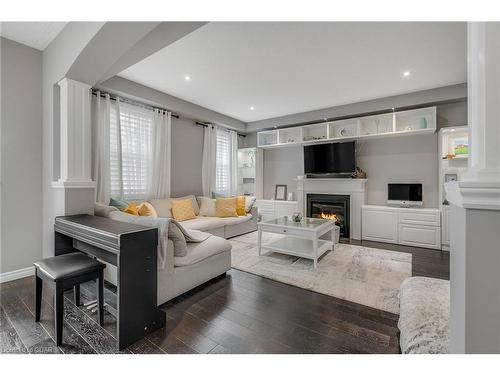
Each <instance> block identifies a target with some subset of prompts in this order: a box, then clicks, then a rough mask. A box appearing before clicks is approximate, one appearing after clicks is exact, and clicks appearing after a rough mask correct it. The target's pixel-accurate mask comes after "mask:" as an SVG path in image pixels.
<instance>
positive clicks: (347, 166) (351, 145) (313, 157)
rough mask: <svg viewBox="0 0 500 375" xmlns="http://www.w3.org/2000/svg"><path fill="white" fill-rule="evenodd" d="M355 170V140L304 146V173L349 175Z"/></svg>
mask: <svg viewBox="0 0 500 375" xmlns="http://www.w3.org/2000/svg"><path fill="white" fill-rule="evenodd" d="M354 172H356V142H343V143H325V144H319V145H311V146H304V173H305V174H306V175H308V176H315V175H316V176H317V175H328V174H330V175H350V174H352V173H354Z"/></svg>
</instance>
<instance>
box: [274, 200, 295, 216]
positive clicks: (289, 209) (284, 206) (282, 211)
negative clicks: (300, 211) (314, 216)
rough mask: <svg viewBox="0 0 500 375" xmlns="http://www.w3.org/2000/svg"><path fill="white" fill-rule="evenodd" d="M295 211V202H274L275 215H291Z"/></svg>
mask: <svg viewBox="0 0 500 375" xmlns="http://www.w3.org/2000/svg"><path fill="white" fill-rule="evenodd" d="M295 212H297V203H296V202H279V201H275V202H274V213H275V214H276V217H282V216H292V215H293V214H294V213H295Z"/></svg>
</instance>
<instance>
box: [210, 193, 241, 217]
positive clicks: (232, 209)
mask: <svg viewBox="0 0 500 375" xmlns="http://www.w3.org/2000/svg"><path fill="white" fill-rule="evenodd" d="M215 213H216V215H217V216H218V217H231V216H238V214H237V213H236V197H233V198H217V199H216V200H215Z"/></svg>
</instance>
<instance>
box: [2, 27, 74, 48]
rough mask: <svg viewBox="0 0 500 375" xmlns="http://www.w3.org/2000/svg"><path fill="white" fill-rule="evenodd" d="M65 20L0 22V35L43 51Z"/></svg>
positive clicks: (59, 30)
mask: <svg viewBox="0 0 500 375" xmlns="http://www.w3.org/2000/svg"><path fill="white" fill-rule="evenodd" d="M66 24H67V22H0V36H3V37H4V38H7V39H11V40H13V41H15V42H18V43H22V44H25V45H27V46H30V47H33V48H36V49H38V50H40V51H43V50H44V49H45V48H47V46H48V45H49V44H50V42H52V40H54V38H55V37H56V36H57V35H58V34H59V33H60V32H61V30H62V29H63V28H64V26H66Z"/></svg>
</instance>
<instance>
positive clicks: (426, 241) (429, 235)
mask: <svg viewBox="0 0 500 375" xmlns="http://www.w3.org/2000/svg"><path fill="white" fill-rule="evenodd" d="M398 232H399V241H398V242H399V243H400V244H401V245H409V246H418V247H429V248H432V249H440V248H441V228H440V227H435V226H428V225H412V224H399V231H398Z"/></svg>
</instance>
